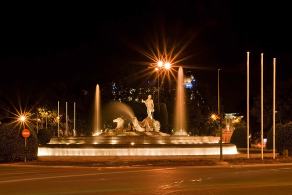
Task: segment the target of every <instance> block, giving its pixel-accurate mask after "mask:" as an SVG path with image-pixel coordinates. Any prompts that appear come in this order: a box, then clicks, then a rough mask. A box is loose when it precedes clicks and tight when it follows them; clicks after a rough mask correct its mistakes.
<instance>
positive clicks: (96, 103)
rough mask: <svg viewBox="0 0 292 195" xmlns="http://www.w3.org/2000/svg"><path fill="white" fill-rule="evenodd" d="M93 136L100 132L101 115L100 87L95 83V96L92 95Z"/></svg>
mask: <svg viewBox="0 0 292 195" xmlns="http://www.w3.org/2000/svg"><path fill="white" fill-rule="evenodd" d="M92 121H93V125H92V126H93V134H92V135H93V136H97V135H99V134H101V133H102V132H101V115H100V89H99V85H98V84H96V87H95V97H94V114H93V120H92Z"/></svg>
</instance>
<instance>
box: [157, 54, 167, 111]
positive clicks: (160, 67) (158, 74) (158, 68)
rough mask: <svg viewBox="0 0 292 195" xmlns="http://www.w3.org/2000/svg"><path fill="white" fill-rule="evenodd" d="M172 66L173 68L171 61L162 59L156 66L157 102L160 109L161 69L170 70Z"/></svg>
mask: <svg viewBox="0 0 292 195" xmlns="http://www.w3.org/2000/svg"><path fill="white" fill-rule="evenodd" d="M170 68H171V63H170V62H163V61H161V60H159V61H158V62H157V66H156V67H155V70H156V71H157V104H158V110H159V111H160V84H159V76H160V71H161V70H163V69H165V70H169V69H170Z"/></svg>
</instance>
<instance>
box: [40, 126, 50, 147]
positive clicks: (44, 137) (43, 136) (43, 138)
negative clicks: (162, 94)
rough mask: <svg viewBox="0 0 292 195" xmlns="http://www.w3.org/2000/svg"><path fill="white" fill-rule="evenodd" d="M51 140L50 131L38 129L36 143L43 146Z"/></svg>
mask: <svg viewBox="0 0 292 195" xmlns="http://www.w3.org/2000/svg"><path fill="white" fill-rule="evenodd" d="M51 138H52V132H51V130H50V129H39V131H38V143H39V144H40V145H44V144H47V143H49V142H50V140H51Z"/></svg>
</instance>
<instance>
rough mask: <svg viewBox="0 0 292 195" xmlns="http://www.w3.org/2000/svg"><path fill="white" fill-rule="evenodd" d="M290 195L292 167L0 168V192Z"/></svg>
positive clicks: (40, 194) (49, 194)
mask: <svg viewBox="0 0 292 195" xmlns="http://www.w3.org/2000/svg"><path fill="white" fill-rule="evenodd" d="M272 193H274V194H277V195H278V194H292V166H291V165H289V166H251V167H242V166H224V167H222V166H221V167H218V166H212V167H195V166H193V167H183V166H181V167H155V166H147V167H140V166H137V167H125V166H124V167H102V168H99V167H50V166H48V167H46V166H12V165H3V164H2V165H0V194H3V195H10V194H22V195H23V194H29V195H34V194H37V195H51V194H82V195H85V194H102V195H104V194H232V195H235V194H248V195H251V194H257V195H258V194H265V195H266V194H272Z"/></svg>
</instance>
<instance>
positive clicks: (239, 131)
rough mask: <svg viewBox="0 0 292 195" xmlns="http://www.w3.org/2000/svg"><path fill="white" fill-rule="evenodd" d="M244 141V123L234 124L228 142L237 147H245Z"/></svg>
mask: <svg viewBox="0 0 292 195" xmlns="http://www.w3.org/2000/svg"><path fill="white" fill-rule="evenodd" d="M246 142H247V140H246V125H245V124H238V125H236V126H235V129H234V132H233V134H232V137H231V139H230V143H232V144H235V145H236V147H237V148H246Z"/></svg>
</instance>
